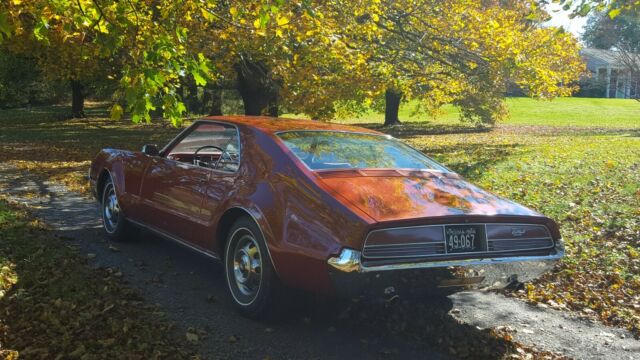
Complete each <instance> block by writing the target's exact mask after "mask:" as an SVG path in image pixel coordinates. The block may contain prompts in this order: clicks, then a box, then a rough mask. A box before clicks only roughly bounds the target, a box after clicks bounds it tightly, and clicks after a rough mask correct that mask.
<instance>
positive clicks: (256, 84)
mask: <svg viewBox="0 0 640 360" xmlns="http://www.w3.org/2000/svg"><path fill="white" fill-rule="evenodd" d="M235 68H236V73H237V75H238V82H237V87H238V92H239V93H240V96H241V97H242V102H243V104H244V114H245V115H254V116H259V115H263V114H265V113H266V114H267V115H268V116H274V117H277V116H278V91H279V87H278V85H277V83H276V82H274V81H273V80H272V79H271V78H270V77H269V74H268V72H267V69H266V66H265V65H263V64H261V63H255V62H252V61H249V60H243V61H241V62H239V63H238V64H236V66H235Z"/></svg>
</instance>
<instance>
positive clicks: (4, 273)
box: [0, 200, 195, 360]
mask: <svg viewBox="0 0 640 360" xmlns="http://www.w3.org/2000/svg"><path fill="white" fill-rule="evenodd" d="M0 237H1V241H0V309H2V312H1V314H0V358H8V359H11V358H16V356H18V350H19V358H20V359H83V360H90V359H119V358H123V356H125V357H126V358H128V359H166V358H189V357H191V356H192V354H190V350H188V349H187V348H186V347H185V346H184V345H185V344H184V343H180V342H179V341H178V340H176V338H177V337H176V336H175V334H174V331H173V330H172V326H171V325H170V324H169V323H167V322H166V321H164V320H163V318H162V314H161V313H160V312H159V310H158V309H157V308H156V307H154V306H149V305H146V304H145V303H143V302H142V300H141V299H140V297H139V296H138V295H137V294H136V293H135V292H134V291H132V290H131V289H129V288H127V287H125V286H123V285H122V284H121V282H120V280H119V277H120V276H121V274H119V273H118V272H117V271H114V270H112V269H96V270H94V269H90V268H89V267H88V266H87V264H86V260H85V259H84V258H82V257H81V256H80V255H79V254H78V252H77V251H76V250H74V249H73V248H71V247H69V246H68V244H67V243H66V242H64V241H63V240H62V239H58V238H56V237H55V236H53V235H52V234H51V233H50V232H49V231H47V230H46V229H45V228H44V226H43V225H42V224H41V223H39V222H38V221H36V220H33V219H31V218H30V217H29V216H28V214H27V213H26V212H25V211H24V210H22V209H20V208H18V207H17V206H13V205H10V204H8V203H7V202H5V201H3V200H0ZM125 354H126V355H125ZM194 357H195V356H194Z"/></svg>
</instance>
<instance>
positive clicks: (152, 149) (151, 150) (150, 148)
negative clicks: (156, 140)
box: [142, 144, 160, 156]
mask: <svg viewBox="0 0 640 360" xmlns="http://www.w3.org/2000/svg"><path fill="white" fill-rule="evenodd" d="M142 153H143V154H146V155H149V156H158V155H159V154H160V151H159V150H158V147H157V146H155V145H152V144H147V145H145V146H143V147H142Z"/></svg>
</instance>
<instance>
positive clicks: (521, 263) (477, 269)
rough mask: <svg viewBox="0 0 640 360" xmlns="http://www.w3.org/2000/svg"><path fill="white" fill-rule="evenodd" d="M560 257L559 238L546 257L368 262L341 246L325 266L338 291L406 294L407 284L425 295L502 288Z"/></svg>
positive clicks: (529, 276)
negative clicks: (335, 255)
mask: <svg viewBox="0 0 640 360" xmlns="http://www.w3.org/2000/svg"><path fill="white" fill-rule="evenodd" d="M563 255H564V248H563V246H562V242H557V243H556V246H555V248H554V249H552V251H551V252H550V253H549V254H548V255H542V256H527V255H523V256H509V257H495V258H483V259H462V260H442V261H434V260H433V259H432V260H425V261H414V262H402V263H388V264H385V263H384V262H382V263H381V262H376V263H373V264H372V263H370V262H367V261H363V260H362V258H361V253H360V252H359V251H356V250H351V249H343V250H342V252H341V253H340V255H339V256H337V257H333V258H330V259H329V260H328V265H329V274H330V276H331V279H332V281H333V284H334V287H335V289H336V292H337V293H338V294H342V295H347V296H355V295H359V294H368V293H373V294H375V293H378V294H380V293H389V292H390V291H391V290H393V292H398V293H406V288H408V289H409V290H410V292H420V293H421V294H422V295H424V294H429V293H435V292H446V293H453V292H456V291H462V290H468V289H484V290H489V289H500V288H505V287H507V286H510V285H513V284H517V283H524V282H527V281H531V280H534V279H536V278H538V277H540V276H541V275H542V274H544V273H545V272H548V271H549V270H551V269H552V268H553V267H554V265H555V264H556V263H557V262H558V261H559V260H560V259H561V258H562V256H563ZM403 288H405V289H403ZM390 289H391V290H390Z"/></svg>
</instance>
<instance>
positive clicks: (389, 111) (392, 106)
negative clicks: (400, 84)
mask: <svg viewBox="0 0 640 360" xmlns="http://www.w3.org/2000/svg"><path fill="white" fill-rule="evenodd" d="M384 99H385V107H384V126H391V125H398V124H400V119H398V110H399V109H400V100H402V93H401V92H399V91H396V90H392V89H387V91H385V93H384Z"/></svg>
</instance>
